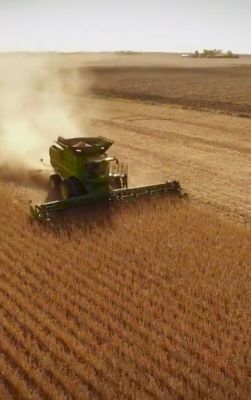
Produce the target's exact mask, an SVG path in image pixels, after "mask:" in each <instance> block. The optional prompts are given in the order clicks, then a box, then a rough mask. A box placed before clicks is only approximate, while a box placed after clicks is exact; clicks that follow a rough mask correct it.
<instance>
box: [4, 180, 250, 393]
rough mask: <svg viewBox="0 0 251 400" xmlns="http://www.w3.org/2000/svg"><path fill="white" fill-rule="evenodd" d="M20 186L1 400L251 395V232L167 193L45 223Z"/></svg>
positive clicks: (11, 229)
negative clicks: (32, 213) (22, 197)
mask: <svg viewBox="0 0 251 400" xmlns="http://www.w3.org/2000/svg"><path fill="white" fill-rule="evenodd" d="M9 194H10V193H8V190H7V191H6V190H5V191H4V190H3V187H2V190H1V197H0V199H1V200H0V202H1V215H0V223H1V231H0V242H1V252H0V319H1V324H0V366H1V372H0V393H1V398H4V397H5V398H15V399H16V398H20V399H21V398H22V399H26V398H29V397H30V398H44V399H45V398H51V399H65V398H76V399H84V398H91V399H94V398H104V399H114V398H121V399H127V398H128V399H130V398H134V399H135V398H137V399H143V398H162V399H168V398H173V399H182V398H186V399H187V398H191V399H196V398H210V399H226V398H228V399H236V398H238V399H247V398H248V394H249V393H250V392H249V389H250V387H249V380H248V365H249V363H250V353H249V339H250V324H249V322H250V299H249V297H248V291H249V290H250V282H249V277H250V261H251V258H250V239H251V234H250V232H248V231H247V230H244V229H242V228H236V229H233V227H232V226H231V225H229V224H225V223H224V222H222V221H221V220H218V219H216V218H215V217H214V216H213V214H209V213H204V212H203V211H201V210H200V209H196V208H194V207H193V206H192V205H190V204H188V203H183V202H182V203H177V202H174V203H173V202H172V201H167V200H160V201H159V200H155V201H151V202H139V203H137V204H131V205H126V206H123V207H119V208H117V209H116V210H113V209H110V210H106V212H101V211H100V210H96V212H93V211H92V213H91V211H90V210H89V211H88V212H89V218H88V219H87V218H86V217H85V218H84V217H83V215H82V216H81V215H80V214H77V215H75V214H73V215H71V216H68V217H65V220H64V222H63V223H62V222H61V223H60V224H57V223H56V225H54V226H53V227H51V226H44V225H40V224H38V223H36V222H34V221H31V220H29V218H28V217H27V213H26V209H25V206H24V205H22V204H20V203H16V202H12V201H11V200H10V196H9ZM70 217H71V218H70Z"/></svg>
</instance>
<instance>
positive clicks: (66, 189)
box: [60, 179, 71, 200]
mask: <svg viewBox="0 0 251 400" xmlns="http://www.w3.org/2000/svg"><path fill="white" fill-rule="evenodd" d="M60 194H61V198H62V200H67V199H69V198H70V197H71V192H70V186H69V184H68V181H67V179H65V180H64V181H61V184H60Z"/></svg>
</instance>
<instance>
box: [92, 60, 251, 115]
mask: <svg viewBox="0 0 251 400" xmlns="http://www.w3.org/2000/svg"><path fill="white" fill-rule="evenodd" d="M93 71H94V73H95V77H96V80H95V84H94V88H93V90H94V92H95V93H97V94H99V95H105V96H107V95H109V96H112V97H119V98H127V99H132V100H143V101H148V102H153V103H166V104H176V105H179V106H182V107H185V108H192V109H196V110H212V111H217V112H224V113H228V114H235V115H241V116H245V117H251V66H247V65H246V66H239V67H223V66H222V67H218V68H217V67H213V68H206V67H203V68H199V67H190V68H182V67H175V68H174V67H159V68H158V67H119V68H112V67H100V68H96V69H95V68H94V69H93Z"/></svg>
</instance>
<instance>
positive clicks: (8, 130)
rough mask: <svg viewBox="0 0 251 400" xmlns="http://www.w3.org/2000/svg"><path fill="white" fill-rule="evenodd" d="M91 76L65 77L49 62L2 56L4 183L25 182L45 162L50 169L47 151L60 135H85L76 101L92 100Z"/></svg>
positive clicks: (0, 165)
mask: <svg viewBox="0 0 251 400" xmlns="http://www.w3.org/2000/svg"><path fill="white" fill-rule="evenodd" d="M87 74H88V76H87V75H86V76H83V73H82V75H81V76H80V75H79V74H78V72H77V71H75V72H71V73H70V76H67V74H62V73H61V72H60V71H59V68H58V65H57V64H56V63H55V62H54V63H53V61H51V60H49V57H44V56H43V57H42V56H34V55H33V56H32V55H30V56H28V55H27V56H23V57H20V56H19V57H18V56H14V55H12V56H3V55H1V63H0V177H3V178H6V177H8V178H10V177H12V178H13V179H14V180H18V179H19V180H21V181H23V180H24V181H27V179H28V178H29V179H30V177H34V176H35V175H36V174H35V172H34V171H35V170H37V169H38V168H41V167H42V165H41V163H40V159H41V158H44V159H45V161H47V162H48V163H49V160H48V148H49V146H50V145H51V144H52V143H53V141H54V140H56V139H57V137H58V136H59V135H60V136H65V137H73V136H85V135H87V132H86V130H87V129H86V127H87V126H88V121H85V123H84V124H83V120H81V118H79V115H78V112H79V111H78V112H77V111H76V110H77V107H76V96H74V94H76V93H77V94H80V91H81V96H84V95H88V94H89V91H90V88H91V84H92V77H91V76H90V73H87ZM83 106H84V104H83ZM83 113H84V109H83ZM82 119H83V117H82ZM80 120H81V124H80ZM80 125H81V126H80ZM42 168H43V167H42ZM31 171H33V172H31ZM38 174H39V172H38ZM32 179H33V178H32ZM38 179H39V178H38Z"/></svg>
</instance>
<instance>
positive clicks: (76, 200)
mask: <svg viewBox="0 0 251 400" xmlns="http://www.w3.org/2000/svg"><path fill="white" fill-rule="evenodd" d="M112 144H113V142H112V141H111V140H108V139H105V138H103V137H101V136H99V137H97V138H85V137H82V138H73V139H64V138H62V137H59V138H58V140H57V141H56V144H55V145H53V146H51V147H50V149H49V154H50V162H51V165H52V167H53V169H54V171H55V173H54V174H53V175H51V176H50V186H51V188H52V189H53V190H55V191H58V193H59V194H60V197H61V200H57V201H52V202H49V203H44V204H41V205H36V206H31V213H32V215H33V216H34V217H36V218H37V219H41V220H48V219H50V216H51V214H52V213H54V212H56V211H59V210H63V209H68V208H72V207H75V206H78V205H84V204H92V203H96V202H104V201H107V202H117V201H128V200H130V199H133V198H137V197H142V196H158V195H160V194H166V193H175V194H178V195H179V196H180V197H184V195H185V193H184V192H183V190H182V189H181V187H180V185H179V183H178V182H177V181H173V182H165V183H162V184H157V185H150V186H138V187H133V188H128V173H127V172H128V171H127V167H126V166H125V165H124V164H120V163H119V162H118V160H117V159H116V158H115V157H110V156H109V155H108V154H107V153H106V152H107V150H108V149H109V148H110V147H111V145H112Z"/></svg>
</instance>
